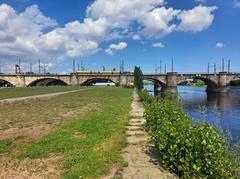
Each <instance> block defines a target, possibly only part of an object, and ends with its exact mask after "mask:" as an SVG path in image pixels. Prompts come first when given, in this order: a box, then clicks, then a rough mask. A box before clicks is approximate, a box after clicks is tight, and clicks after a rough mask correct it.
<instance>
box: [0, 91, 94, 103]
mask: <svg viewBox="0 0 240 179" xmlns="http://www.w3.org/2000/svg"><path fill="white" fill-rule="evenodd" d="M90 89H93V88H84V89H79V90H72V91H64V92H57V93H48V94H41V95H35V96H26V97H18V98H8V99H2V100H0V103H13V102H17V101H23V100H30V99H39V98H50V97H55V96H59V95H63V94H68V93H74V92H78V91H86V90H90Z"/></svg>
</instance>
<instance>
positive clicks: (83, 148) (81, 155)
mask: <svg viewBox="0 0 240 179" xmlns="http://www.w3.org/2000/svg"><path fill="white" fill-rule="evenodd" d="M90 91H91V92H88V95H89V96H84V97H83V96H82V97H83V98H85V100H86V99H89V100H90V101H91V102H92V100H93V99H94V102H95V103H96V105H97V108H96V107H95V108H93V110H91V111H90V112H88V113H87V114H85V115H84V116H83V117H79V118H78V117H76V118H75V119H73V120H71V121H70V122H65V123H63V124H60V125H58V126H57V127H56V128H55V130H53V131H52V132H50V133H49V134H47V135H46V136H45V137H43V138H42V139H41V140H37V141H34V142H32V143H30V144H21V145H17V144H16V146H17V147H18V148H22V149H20V151H22V153H21V154H20V155H19V157H20V158H26V157H30V158H39V157H47V156H49V155H50V154H57V155H61V156H63V163H64V171H65V172H64V177H65V178H71V179H74V178H79V176H82V177H83V178H99V177H100V176H101V175H103V174H104V173H106V172H107V171H108V170H109V168H110V167H111V166H112V165H113V164H116V163H117V164H118V165H120V166H121V165H123V164H124V162H123V161H122V158H121V150H122V148H123V147H124V146H125V145H126V143H125V142H126V141H125V132H124V126H125V124H126V122H127V121H128V117H129V116H128V115H129V109H130V104H131V93H132V90H130V89H123V88H101V89H94V90H90ZM86 93H87V92H78V93H75V96H74V99H79V101H80V100H81V95H82V94H85V95H86ZM63 96H66V95H63ZM77 96H78V97H79V98H77ZM59 100H61V98H60V99H59ZM4 145H5V146H6V142H4ZM14 146H15V145H14ZM5 148H6V149H7V148H8V147H5Z"/></svg>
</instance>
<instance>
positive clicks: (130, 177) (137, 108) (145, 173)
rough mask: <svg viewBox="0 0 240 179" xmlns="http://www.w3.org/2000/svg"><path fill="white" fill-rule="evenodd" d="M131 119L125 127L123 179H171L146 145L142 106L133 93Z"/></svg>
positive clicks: (152, 149)
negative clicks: (125, 141)
mask: <svg viewBox="0 0 240 179" xmlns="http://www.w3.org/2000/svg"><path fill="white" fill-rule="evenodd" d="M133 98H134V99H133V102H132V110H131V119H130V122H129V124H128V126H126V129H127V131H126V133H127V141H128V147H127V148H126V149H125V150H124V152H123V157H124V159H125V161H126V162H127V163H128V167H126V168H125V169H124V171H123V173H122V178H123V179H172V178H175V177H174V176H173V175H171V174H169V173H167V172H165V171H164V170H163V169H161V167H160V166H159V164H158V160H157V159H158V152H157V151H156V150H155V149H154V148H153V147H152V146H151V145H150V144H148V142H147V141H148V136H147V133H146V132H145V131H144V126H143V125H144V123H145V122H146V121H145V119H144V118H143V113H144V106H143V104H142V103H141V102H140V101H139V98H138V95H137V92H136V91H134V94H133Z"/></svg>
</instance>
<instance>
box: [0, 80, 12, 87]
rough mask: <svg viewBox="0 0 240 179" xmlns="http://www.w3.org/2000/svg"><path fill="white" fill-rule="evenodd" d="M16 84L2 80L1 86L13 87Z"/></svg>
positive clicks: (0, 81)
mask: <svg viewBox="0 0 240 179" xmlns="http://www.w3.org/2000/svg"><path fill="white" fill-rule="evenodd" d="M12 86H14V85H13V84H12V83H10V82H9V81H6V80H0V87H12Z"/></svg>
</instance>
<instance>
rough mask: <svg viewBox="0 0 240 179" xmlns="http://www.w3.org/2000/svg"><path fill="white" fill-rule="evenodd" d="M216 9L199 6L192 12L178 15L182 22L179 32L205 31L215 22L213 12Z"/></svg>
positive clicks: (185, 11)
mask: <svg viewBox="0 0 240 179" xmlns="http://www.w3.org/2000/svg"><path fill="white" fill-rule="evenodd" d="M216 9H217V7H215V6H211V7H206V6H202V5H199V6H197V7H195V8H193V9H191V10H184V11H182V12H181V13H180V14H179V15H178V19H179V20H181V23H180V24H179V26H178V30H179V31H192V32H201V31H203V30H204V29H206V28H208V27H209V26H210V25H211V24H212V22H213V20H214V15H213V14H212V12H213V11H214V10H216Z"/></svg>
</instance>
